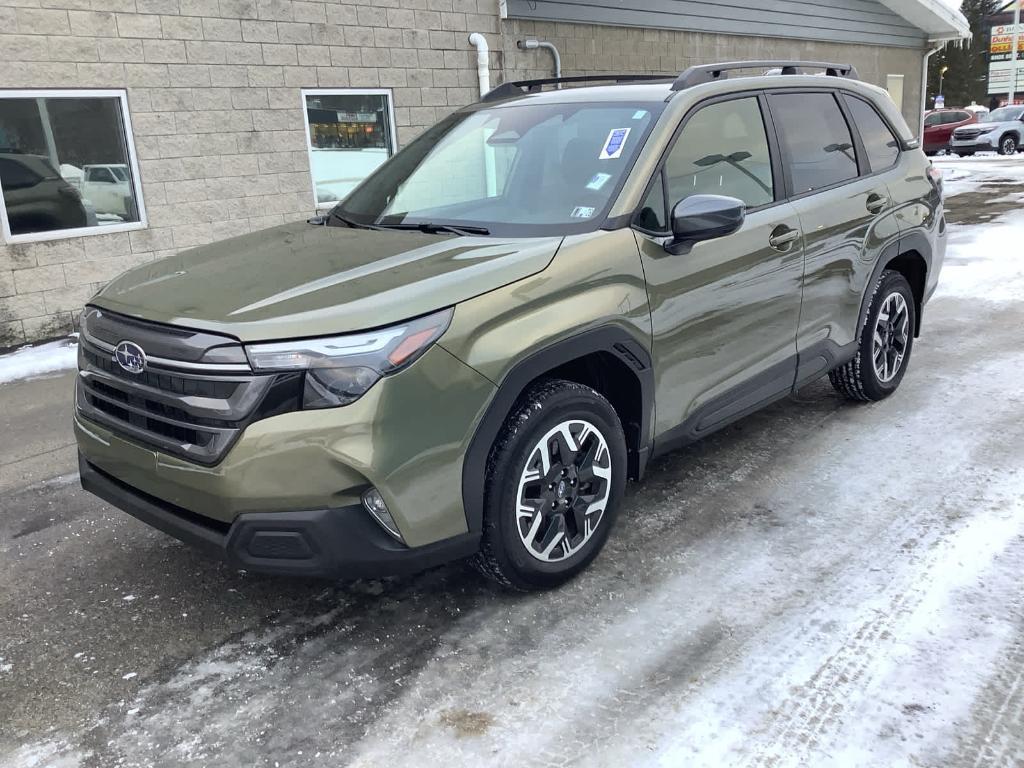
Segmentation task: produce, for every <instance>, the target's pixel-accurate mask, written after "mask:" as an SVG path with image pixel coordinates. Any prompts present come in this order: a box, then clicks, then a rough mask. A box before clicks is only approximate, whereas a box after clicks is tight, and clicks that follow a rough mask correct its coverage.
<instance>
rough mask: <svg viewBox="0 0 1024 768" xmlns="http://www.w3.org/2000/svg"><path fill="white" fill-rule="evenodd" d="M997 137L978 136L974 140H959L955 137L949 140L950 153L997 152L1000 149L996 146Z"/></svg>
mask: <svg viewBox="0 0 1024 768" xmlns="http://www.w3.org/2000/svg"><path fill="white" fill-rule="evenodd" d="M995 142H996V137H994V136H993V137H988V136H978V137H976V138H972V139H957V138H956V137H955V136H954V137H953V138H952V139H950V140H949V151H950V152H960V151H964V152H995V151H996V150H997V149H998V148H999V147H998V146H997V145H996V143H995Z"/></svg>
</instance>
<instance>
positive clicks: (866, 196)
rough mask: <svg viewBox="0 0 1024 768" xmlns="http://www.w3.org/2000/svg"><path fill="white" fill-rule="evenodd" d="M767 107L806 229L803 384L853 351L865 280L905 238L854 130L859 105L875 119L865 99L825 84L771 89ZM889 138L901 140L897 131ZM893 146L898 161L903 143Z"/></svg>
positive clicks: (800, 334)
mask: <svg viewBox="0 0 1024 768" xmlns="http://www.w3.org/2000/svg"><path fill="white" fill-rule="evenodd" d="M769 104H770V105H771V112H772V116H773V119H774V121H775V125H776V127H777V129H778V134H779V144H780V147H781V150H782V156H783V158H784V163H783V165H784V168H785V169H786V177H787V187H788V189H789V191H790V194H791V198H790V199H791V201H792V203H793V206H794V207H795V209H796V212H797V215H798V216H799V220H800V228H801V229H802V230H803V233H804V277H803V303H802V307H801V312H800V322H799V327H798V331H797V349H798V351H799V353H800V369H799V372H798V375H797V382H798V384H800V383H803V382H805V381H809V380H812V379H814V378H817V377H818V376H820V375H822V374H823V373H824V372H825V371H826V370H827V369H828V368H829V367H831V366H832V365H833V364H834V362H835V361H836V360H837V359H840V358H842V357H844V356H848V355H849V353H850V352H851V350H852V348H853V345H855V344H856V336H857V331H858V322H859V314H860V304H861V297H862V296H863V293H864V288H865V285H866V283H867V280H868V278H869V276H870V274H871V271H872V269H873V268H874V265H875V261H876V259H877V257H878V255H879V253H880V251H881V249H882V248H884V247H885V245H887V244H888V243H889V242H891V241H893V240H895V239H897V238H898V237H899V228H898V226H897V224H896V217H895V216H894V215H893V201H892V195H891V194H890V191H889V187H888V184H887V183H886V173H885V169H880V170H879V171H878V172H874V171H873V170H872V168H871V165H870V164H869V162H868V157H867V153H866V150H865V149H864V145H863V144H862V142H861V139H860V136H859V134H858V133H857V132H856V131H855V130H854V128H853V127H852V126H853V120H854V118H853V116H852V114H851V110H852V109H853V108H854V107H855V108H856V111H857V112H858V113H860V112H862V111H863V108H864V107H866V108H867V109H868V110H870V111H871V112H872V114H875V117H877V113H875V112H874V108H873V107H871V106H870V105H869V104H867V102H864V101H863V100H861V99H859V98H857V99H855V100H854V102H851V105H850V106H848V104H847V101H846V100H844V99H843V97H841V96H840V95H839V94H838V93H836V92H834V91H831V90H825V89H822V90H815V91H808V90H799V91H797V90H786V91H777V92H773V93H772V94H770V96H769ZM890 139H892V140H893V141H894V140H895V139H894V138H893V137H891V134H890ZM885 141H886V140H883V142H882V143H883V144H884V143H885ZM873 144H874V139H873ZM889 149H890V150H891V151H892V163H893V164H894V163H895V159H896V157H897V156H898V153H899V147H898V145H897V146H893V147H890V148H889ZM880 157H881V156H880ZM882 162H883V161H882V160H879V163H880V164H881V163H882Z"/></svg>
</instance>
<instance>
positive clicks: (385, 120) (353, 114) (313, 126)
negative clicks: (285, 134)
mask: <svg viewBox="0 0 1024 768" xmlns="http://www.w3.org/2000/svg"><path fill="white" fill-rule="evenodd" d="M302 107H303V109H304V110H305V113H306V128H307V131H306V140H307V144H308V147H309V169H310V172H311V174H312V176H313V195H314V199H315V200H316V205H317V207H318V208H326V207H330V206H333V205H334V204H335V203H337V202H338V201H339V200H342V199H344V198H345V196H346V195H347V194H348V193H349V192H351V191H352V190H353V189H355V187H356V185H357V184H359V182H361V181H362V180H363V179H365V178H366V177H367V176H369V175H370V174H371V173H373V171H375V170H376V169H377V168H378V167H379V166H380V165H381V164H382V163H383V162H384V161H385V160H387V159H388V158H389V157H391V156H392V155H393V154H394V153H395V149H396V141H395V116H394V108H393V103H392V98H391V91H390V90H389V89H386V88H374V89H362V90H356V89H342V90H322V89H316V90H304V91H302Z"/></svg>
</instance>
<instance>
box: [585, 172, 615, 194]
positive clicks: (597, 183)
mask: <svg viewBox="0 0 1024 768" xmlns="http://www.w3.org/2000/svg"><path fill="white" fill-rule="evenodd" d="M611 177H612V175H611V174H610V173H595V174H594V175H593V176H592V177H591V179H590V181H588V182H587V189H592V190H594V191H595V192H597V191H598V190H599V189H601V187H603V186H604V185H605V184H607V183H608V179H610V178H611Z"/></svg>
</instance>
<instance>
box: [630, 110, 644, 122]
mask: <svg viewBox="0 0 1024 768" xmlns="http://www.w3.org/2000/svg"><path fill="white" fill-rule="evenodd" d="M645 117H647V110H646V109H638V110H637V111H636V112H634V113H633V119H634V120H643V119H644V118H645Z"/></svg>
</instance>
